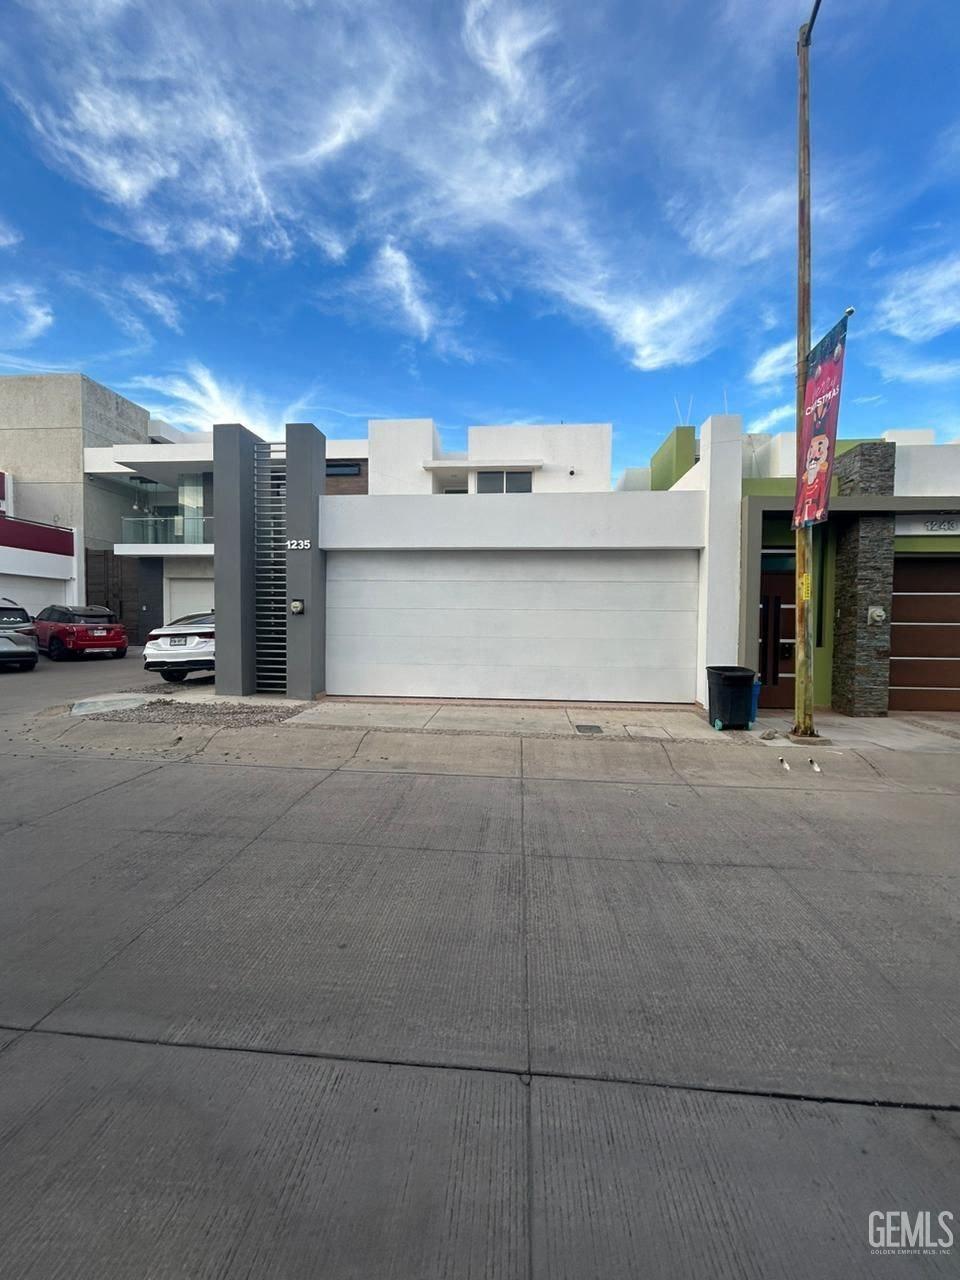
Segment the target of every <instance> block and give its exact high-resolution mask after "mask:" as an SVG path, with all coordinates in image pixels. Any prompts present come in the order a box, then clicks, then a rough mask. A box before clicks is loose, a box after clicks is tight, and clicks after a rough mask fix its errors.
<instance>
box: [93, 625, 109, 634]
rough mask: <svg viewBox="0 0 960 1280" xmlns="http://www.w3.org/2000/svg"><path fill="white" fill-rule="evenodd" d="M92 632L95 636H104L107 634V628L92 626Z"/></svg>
mask: <svg viewBox="0 0 960 1280" xmlns="http://www.w3.org/2000/svg"><path fill="white" fill-rule="evenodd" d="M93 634H94V635H95V636H105V635H106V634H107V629H106V627H94V628H93Z"/></svg>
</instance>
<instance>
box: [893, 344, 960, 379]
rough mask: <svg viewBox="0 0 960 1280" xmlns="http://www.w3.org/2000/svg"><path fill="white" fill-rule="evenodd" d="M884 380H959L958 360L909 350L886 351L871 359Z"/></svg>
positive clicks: (959, 366) (959, 361)
mask: <svg viewBox="0 0 960 1280" xmlns="http://www.w3.org/2000/svg"><path fill="white" fill-rule="evenodd" d="M873 364H874V366H875V368H877V369H878V370H879V372H880V375H881V377H882V378H883V380H884V382H916V383H927V384H931V385H933V384H936V383H945V382H958V381H960V360H952V359H946V360H937V359H930V358H929V357H922V356H917V355H916V354H914V352H911V351H886V352H881V353H879V354H878V355H877V356H876V357H875V358H874V360H873Z"/></svg>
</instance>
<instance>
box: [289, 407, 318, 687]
mask: <svg viewBox="0 0 960 1280" xmlns="http://www.w3.org/2000/svg"><path fill="white" fill-rule="evenodd" d="M326 483H327V438H326V436H325V435H324V434H323V432H322V431H318V430H317V428H316V427H315V426H314V425H313V423H312V422H288V423H287V697H288V698H313V697H315V696H316V695H317V694H318V693H323V691H324V688H325V680H324V674H325V672H324V659H325V651H326V638H327V611H326V588H327V565H326V553H325V552H324V551H323V550H322V548H320V547H319V546H318V545H317V543H318V540H319V532H320V495H321V494H322V493H323V492H324V490H325V488H326ZM303 544H307V545H303ZM295 600H298V601H301V602H302V604H303V612H302V613H293V612H292V611H291V606H292V603H293V601H295Z"/></svg>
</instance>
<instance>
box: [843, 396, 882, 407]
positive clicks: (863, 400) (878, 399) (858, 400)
mask: <svg viewBox="0 0 960 1280" xmlns="http://www.w3.org/2000/svg"><path fill="white" fill-rule="evenodd" d="M885 401H886V396H854V398H853V400H852V402H851V403H853V404H860V405H868V404H884V403H885Z"/></svg>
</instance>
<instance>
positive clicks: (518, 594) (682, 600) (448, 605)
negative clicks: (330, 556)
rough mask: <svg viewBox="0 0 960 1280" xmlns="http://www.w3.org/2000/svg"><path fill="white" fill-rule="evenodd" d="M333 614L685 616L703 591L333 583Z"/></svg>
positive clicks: (637, 585)
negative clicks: (628, 613)
mask: <svg viewBox="0 0 960 1280" xmlns="http://www.w3.org/2000/svg"><path fill="white" fill-rule="evenodd" d="M327 589H328V592H329V593H330V601H329V603H328V608H329V607H332V608H363V607H371V606H372V607H376V608H378V609H386V610H390V609H404V608H408V609H444V610H455V609H486V610H491V611H499V610H504V609H526V610H531V609H532V610H542V609H561V610H564V611H566V610H570V611H571V612H572V611H575V610H578V609H590V610H596V611H601V610H602V611H606V610H647V611H650V612H662V611H663V610H679V611H681V612H684V611H685V612H688V613H689V612H693V611H695V610H696V606H697V586H696V584H695V583H687V582H617V583H613V584H611V583H606V582H570V583H564V582H540V581H537V580H536V579H534V578H529V579H527V580H526V581H518V580H507V581H504V582H494V581H470V580H465V579H462V578H459V579H454V578H445V579H428V580H426V581H423V580H418V579H412V578H401V579H395V578H386V579H372V578H367V579H360V580H357V581H353V582H351V581H348V580H341V581H334V582H331V581H330V580H329V579H328V581H327Z"/></svg>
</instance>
